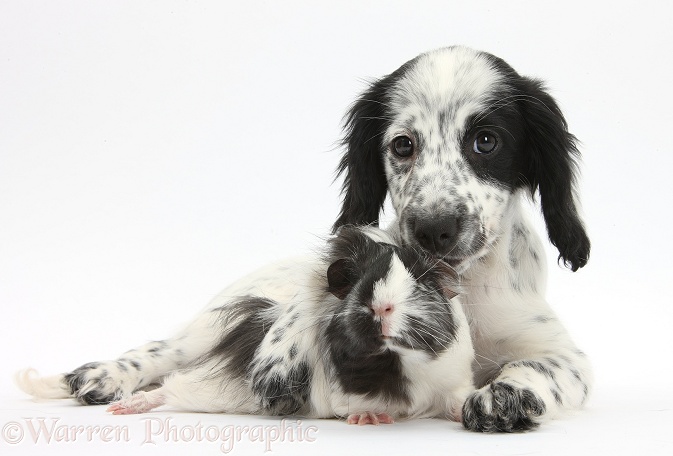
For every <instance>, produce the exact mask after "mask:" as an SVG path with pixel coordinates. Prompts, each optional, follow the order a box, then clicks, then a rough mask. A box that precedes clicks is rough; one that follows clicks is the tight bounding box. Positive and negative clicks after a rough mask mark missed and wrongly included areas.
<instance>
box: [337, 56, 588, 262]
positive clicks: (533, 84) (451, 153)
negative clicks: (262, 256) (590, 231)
mask: <svg viewBox="0 0 673 456" xmlns="http://www.w3.org/2000/svg"><path fill="white" fill-rule="evenodd" d="M344 144H345V146H346V152H345V154H344V156H343V158H342V160H341V163H340V166H339V173H342V174H344V177H345V179H344V187H343V192H344V200H343V205H342V209H341V214H340V215H339V218H338V220H337V222H336V223H335V225H334V226H335V228H338V227H339V226H341V225H344V224H369V223H374V224H375V223H377V222H378V216H379V212H380V210H381V207H382V206H383V203H384V200H385V197H386V193H387V192H388V191H389V193H390V196H391V200H392V204H393V207H394V208H395V211H396V212H397V215H398V223H399V229H400V233H401V235H402V238H403V239H404V240H405V242H407V243H409V244H411V245H417V246H420V247H422V248H423V249H425V250H426V251H428V252H430V253H431V254H432V255H434V256H436V257H442V258H444V259H446V260H447V261H448V262H449V263H451V264H453V265H459V264H462V263H469V261H470V260H473V259H475V258H478V257H480V256H482V255H484V254H485V253H486V252H488V249H489V247H490V246H491V245H492V244H493V243H494V242H496V241H497V240H498V238H499V237H500V235H501V234H502V233H503V231H504V230H505V228H506V226H507V224H508V223H511V221H510V220H508V209H509V207H510V204H511V200H512V198H514V197H515V195H516V194H517V192H519V191H520V190H525V191H530V192H532V193H533V192H535V191H536V190H538V189H539V192H540V198H541V205H542V211H543V214H544V217H545V221H546V224H547V230H548V233H549V239H550V240H551V242H552V243H553V244H554V245H555V246H556V247H557V248H558V249H559V253H560V255H559V258H560V259H562V260H563V261H564V262H565V264H566V265H567V266H568V267H570V268H571V269H572V270H573V271H575V270H577V269H578V268H580V267H582V266H584V265H585V264H586V261H587V259H588V256H589V248H590V244H589V239H588V237H587V235H586V233H585V231H584V227H583V225H582V222H581V220H580V218H579V216H578V214H577V210H576V205H575V202H574V199H573V184H574V180H575V177H574V176H575V157H576V156H577V149H576V146H575V138H574V137H573V135H571V134H570V133H569V132H568V130H567V124H566V122H565V119H564V118H563V115H562V113H561V111H560V110H559V108H558V106H557V104H556V102H555V101H554V100H553V99H552V98H551V97H550V96H549V95H548V94H547V93H546V91H545V89H544V87H543V85H542V84H541V83H540V82H539V81H536V80H533V79H529V78H526V77H522V76H520V75H519V74H517V73H516V72H515V71H514V70H513V69H512V68H511V67H510V66H509V65H508V64H507V63H505V62H504V61H503V60H501V59H499V58H497V57H495V56H492V55H490V54H487V53H483V52H478V51H473V50H471V49H468V48H464V47H452V48H445V49H440V50H437V51H433V52H429V53H427V54H422V55H420V56H418V57H416V58H415V59H413V60H411V61H409V62H407V63H405V64H404V65H402V67H400V68H399V69H398V70H396V71H395V72H394V73H392V74H390V75H388V76H386V77H384V78H382V79H380V80H378V81H376V82H374V83H373V84H372V85H371V86H370V87H369V88H368V89H367V90H366V91H365V92H364V93H363V94H362V95H361V97H360V98H359V99H358V100H357V101H356V102H355V103H354V105H353V106H352V108H351V110H350V111H349V113H348V114H347V116H346V136H345V139H344Z"/></svg>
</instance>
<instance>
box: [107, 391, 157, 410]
mask: <svg viewBox="0 0 673 456" xmlns="http://www.w3.org/2000/svg"><path fill="white" fill-rule="evenodd" d="M164 403H165V398H164V396H163V394H161V393H159V394H157V393H156V390H155V391H150V392H148V393H147V392H144V391H140V392H137V393H135V394H134V395H133V396H131V397H129V398H127V399H122V400H121V401H118V402H115V403H114V404H112V405H111V406H109V407H108V408H107V411H108V412H112V414H113V415H134V414H137V413H145V412H149V411H150V410H152V409H153V408H156V407H159V406H160V405H163V404H164Z"/></svg>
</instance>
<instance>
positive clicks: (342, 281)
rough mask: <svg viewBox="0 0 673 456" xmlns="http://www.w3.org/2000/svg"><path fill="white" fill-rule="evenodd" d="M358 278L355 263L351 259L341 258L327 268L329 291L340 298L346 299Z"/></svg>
mask: <svg viewBox="0 0 673 456" xmlns="http://www.w3.org/2000/svg"><path fill="white" fill-rule="evenodd" d="M357 279H358V278H357V273H356V272H355V264H353V262H352V261H351V260H349V259H346V258H341V259H340V260H336V261H335V262H334V263H332V264H331V265H330V266H329V268H327V291H329V292H330V293H332V294H333V295H334V296H336V297H337V298H339V299H344V298H345V297H346V296H347V295H348V293H350V291H351V289H352V288H353V285H355V282H357Z"/></svg>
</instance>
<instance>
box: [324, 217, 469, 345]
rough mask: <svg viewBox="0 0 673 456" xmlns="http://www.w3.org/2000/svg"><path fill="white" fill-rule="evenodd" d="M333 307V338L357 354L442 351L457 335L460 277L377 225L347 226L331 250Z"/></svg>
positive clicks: (329, 284) (329, 285) (330, 334)
mask: <svg viewBox="0 0 673 456" xmlns="http://www.w3.org/2000/svg"><path fill="white" fill-rule="evenodd" d="M327 259H328V264H329V267H328V268H327V290H328V291H329V292H330V293H331V294H333V295H334V296H335V297H336V298H338V302H336V303H335V304H334V306H333V307H332V308H331V310H333V312H331V321H330V324H329V326H328V328H327V334H326V336H327V338H328V339H329V340H330V343H331V345H333V346H334V344H337V345H339V346H340V347H341V348H342V349H343V350H348V351H350V353H351V354H352V355H354V356H355V355H367V354H376V353H381V352H383V351H386V350H392V351H401V350H403V349H413V350H415V351H418V350H423V351H424V352H426V353H428V354H429V355H430V356H436V355H437V354H438V353H440V352H441V351H443V350H444V349H446V348H447V347H448V346H449V345H450V344H451V343H452V342H453V341H454V340H455V333H456V322H455V321H454V316H453V314H452V310H451V309H452V307H451V303H450V302H449V300H450V299H451V298H452V297H454V296H455V295H456V293H455V291H454V290H456V288H457V287H456V283H457V282H456V276H455V273H454V271H453V269H452V268H451V267H450V266H448V265H447V264H446V263H444V262H441V261H438V260H437V259H432V258H430V257H429V256H426V255H424V254H423V253H421V252H418V251H415V250H413V249H412V248H409V247H401V246H397V245H395V244H394V240H393V239H392V238H390V237H389V235H388V234H386V233H385V232H383V231H381V230H378V229H375V228H355V227H342V228H341V229H340V230H339V232H338V234H337V237H336V238H334V239H333V240H332V241H331V242H330V244H329V249H328V255H327Z"/></svg>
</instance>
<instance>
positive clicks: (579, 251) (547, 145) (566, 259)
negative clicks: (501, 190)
mask: <svg viewBox="0 0 673 456" xmlns="http://www.w3.org/2000/svg"><path fill="white" fill-rule="evenodd" d="M519 91H520V93H519V95H520V97H521V98H520V100H521V102H520V103H519V105H520V106H521V110H522V112H523V115H524V119H525V123H526V140H527V149H528V154H529V155H528V157H529V163H530V168H529V170H528V172H527V175H526V176H525V178H526V180H527V182H526V184H528V185H530V189H531V191H532V192H534V191H535V189H536V188H539V190H540V199H541V205H542V214H543V215H544V219H545V223H546V225H547V232H548V234H549V240H550V241H551V243H552V244H553V245H554V246H556V248H557V249H558V251H559V260H563V263H564V264H565V266H566V267H568V268H570V269H571V270H572V271H577V270H578V269H579V268H581V267H582V266H584V265H585V264H586V263H587V261H588V259H589V251H590V249H591V244H590V242H589V237H588V236H587V234H586V231H585V229H584V225H583V223H582V220H581V219H580V217H579V214H578V213H577V206H576V203H575V200H574V195H573V187H574V184H575V179H576V174H577V163H576V160H577V158H579V151H578V150H577V145H576V142H577V139H576V138H575V137H574V136H573V135H572V134H570V133H569V132H568V125H567V123H566V120H565V119H564V117H563V114H562V113H561V110H560V109H559V107H558V105H557V104H556V102H555V101H554V99H553V98H552V97H551V96H550V95H549V94H548V93H547V92H546V91H545V88H544V86H543V84H542V83H541V82H540V81H537V80H534V79H528V78H521V81H520V86H519Z"/></svg>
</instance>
